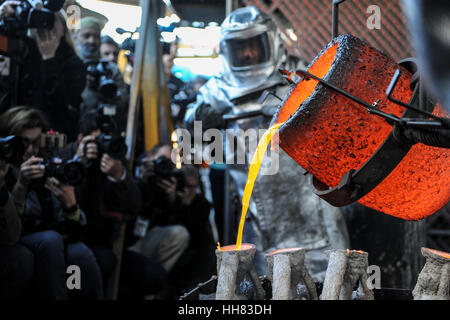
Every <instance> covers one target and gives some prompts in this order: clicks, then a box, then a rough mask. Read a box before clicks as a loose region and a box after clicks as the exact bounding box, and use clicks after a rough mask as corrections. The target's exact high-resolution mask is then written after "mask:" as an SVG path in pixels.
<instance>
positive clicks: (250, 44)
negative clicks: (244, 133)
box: [220, 7, 284, 91]
mask: <svg viewBox="0 0 450 320" xmlns="http://www.w3.org/2000/svg"><path fill="white" fill-rule="evenodd" d="M283 52H284V51H283V50H282V43H281V38H280V37H279V31H278V29H277V27H276V25H275V23H274V22H273V21H272V20H271V19H270V18H269V17H268V16H267V15H266V14H264V13H263V12H261V11H259V9H257V8H255V7H243V8H239V9H236V10H235V11H233V12H232V13H231V14H230V15H229V16H228V17H227V18H226V19H225V21H224V22H223V23H222V25H221V39H220V59H221V61H222V71H221V73H222V79H223V80H224V81H225V82H226V83H227V84H228V85H229V86H232V87H235V88H239V89H240V90H242V91H248V90H252V89H254V88H257V87H259V86H263V85H264V84H265V83H267V79H268V78H269V77H271V76H272V75H274V73H277V70H278V66H279V65H280V64H281V63H282V60H283V59H284V57H283Z"/></svg>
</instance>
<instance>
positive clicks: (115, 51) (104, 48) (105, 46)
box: [100, 43, 119, 63]
mask: <svg viewBox="0 0 450 320" xmlns="http://www.w3.org/2000/svg"><path fill="white" fill-rule="evenodd" d="M100 55H101V57H102V59H105V60H107V61H110V62H114V63H117V59H118V58H119V48H117V47H116V46H114V45H112V44H109V43H102V45H101V46H100Z"/></svg>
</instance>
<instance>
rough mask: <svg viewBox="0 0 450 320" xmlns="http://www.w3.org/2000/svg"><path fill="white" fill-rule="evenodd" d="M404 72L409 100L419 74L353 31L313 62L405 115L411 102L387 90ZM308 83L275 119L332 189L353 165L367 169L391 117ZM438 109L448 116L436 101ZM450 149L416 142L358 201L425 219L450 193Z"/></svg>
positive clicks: (340, 83) (327, 76)
mask: <svg viewBox="0 0 450 320" xmlns="http://www.w3.org/2000/svg"><path fill="white" fill-rule="evenodd" d="M398 68H400V69H401V74H402V76H401V77H400V80H399V82H398V85H397V87H396V89H395V93H394V98H396V99H397V100H401V101H403V102H405V103H408V102H409V100H410V98H411V96H412V90H411V89H410V87H409V86H410V80H411V77H412V75H411V73H409V72H408V71H407V70H406V69H404V68H402V67H399V65H398V64H397V63H395V62H394V61H393V60H392V59H391V58H389V57H388V56H386V55H384V54H383V53H381V52H379V51H378V50H376V49H373V48H371V47H369V46H368V45H366V44H365V43H364V42H362V41H361V40H359V39H356V38H354V37H352V36H349V35H344V36H340V37H338V38H336V39H335V40H334V41H333V42H332V43H330V44H329V45H328V46H327V48H325V49H324V50H323V51H322V53H321V54H320V55H319V56H318V57H317V58H316V59H315V60H314V61H313V62H312V64H311V65H310V67H309V69H308V72H309V73H311V74H313V75H315V76H317V77H320V78H323V79H324V80H326V81H328V82H329V83H332V84H334V85H335V86H337V87H339V88H341V89H343V90H345V91H347V92H349V93H350V94H352V95H354V96H356V97H358V98H360V99H362V100H364V101H367V102H369V103H372V102H375V101H377V100H380V102H379V104H378V108H379V109H380V110H381V111H383V112H385V113H388V114H394V115H396V116H398V117H401V115H402V114H403V112H404V108H403V107H400V106H398V105H396V104H394V103H392V102H390V101H389V100H388V99H387V97H386V94H385V92H386V89H387V87H388V86H389V83H390V80H391V78H392V76H393V74H394V73H395V71H396V70H397V69H398ZM317 84H318V82H317V81H315V80H312V79H306V80H302V81H300V82H299V83H298V84H296V85H295V86H294V87H293V88H292V89H291V92H290V94H289V95H288V96H287V97H286V98H285V100H284V101H283V104H282V107H281V108H280V110H279V112H278V114H277V115H276V116H275V118H274V120H273V121H272V124H278V123H282V122H285V124H284V125H283V126H281V128H280V129H279V137H278V138H279V144H280V146H281V147H282V148H283V150H284V151H286V153H287V154H289V155H290V156H291V157H292V158H293V159H294V160H295V161H296V162H297V163H298V164H300V165H301V166H302V167H303V168H304V169H305V170H307V171H308V172H309V173H311V174H313V175H314V176H315V177H316V178H317V179H318V180H320V181H322V182H323V183H325V184H326V185H328V187H330V188H333V187H335V186H337V185H338V184H339V182H340V180H341V177H342V176H343V175H344V174H345V173H347V172H348V171H350V170H351V169H359V168H360V167H361V166H362V165H363V164H364V163H365V162H366V161H367V160H368V159H369V158H370V157H371V156H372V155H373V154H374V153H375V152H376V151H377V149H378V148H379V147H380V146H381V145H382V143H383V142H384V141H385V139H386V138H387V137H388V135H389V134H390V133H391V131H392V127H391V125H389V124H388V123H387V122H386V121H385V120H384V119H382V118H380V117H377V116H374V115H370V114H369V113H368V112H367V111H366V110H365V108H364V107H362V106H360V105H358V104H357V103H356V102H353V101H352V100H350V99H348V98H346V97H344V96H343V95H340V94H338V93H337V92H335V91H332V90H330V89H328V88H325V86H323V85H317ZM434 114H437V115H440V116H444V111H442V109H441V108H440V107H436V108H435V110H434ZM449 160H450V151H449V150H448V149H443V148H435V147H429V146H426V145H423V144H416V145H414V146H413V147H412V148H411V150H410V151H409V152H408V154H407V155H406V156H405V157H404V158H403V160H402V161H401V162H400V164H399V165H398V166H397V167H396V168H395V169H394V170H393V171H392V172H391V173H390V174H389V175H388V176H387V177H386V178H385V179H384V180H383V181H382V182H381V183H380V184H379V185H378V186H377V187H376V188H375V189H373V190H372V191H371V192H369V193H368V194H366V195H365V196H364V197H362V198H361V199H359V200H358V202H360V203H361V204H363V205H366V206H368V207H370V208H372V209H375V210H378V211H381V212H384V213H387V214H390V215H392V216H395V217H399V218H402V219H405V220H419V219H423V218H425V217H427V216H429V215H431V214H433V213H434V212H436V211H437V210H439V209H440V208H441V207H443V206H444V205H445V204H446V203H447V202H448V201H449V199H450V183H449V182H450V165H449V164H450V161H449Z"/></svg>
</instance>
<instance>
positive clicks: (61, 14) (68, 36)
mask: <svg viewBox="0 0 450 320" xmlns="http://www.w3.org/2000/svg"><path fill="white" fill-rule="evenodd" d="M55 15H56V17H57V18H58V19H59V21H60V22H61V23H62V25H63V29H64V36H63V38H64V40H65V41H66V43H67V44H68V45H69V47H71V48H72V49H73V50H74V51H75V53H77V49H76V47H75V42H74V40H73V37H72V32H70V30H69V28H68V27H67V21H66V14H65V12H64V10H60V11H59V12H57V13H56V14H55ZM77 54H78V53H77Z"/></svg>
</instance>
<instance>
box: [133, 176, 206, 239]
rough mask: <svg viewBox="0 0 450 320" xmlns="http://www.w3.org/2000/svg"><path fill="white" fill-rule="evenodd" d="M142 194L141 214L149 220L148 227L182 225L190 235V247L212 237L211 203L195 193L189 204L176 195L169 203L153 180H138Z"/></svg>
mask: <svg viewBox="0 0 450 320" xmlns="http://www.w3.org/2000/svg"><path fill="white" fill-rule="evenodd" d="M138 185H139V188H140V189H141V192H142V196H143V205H142V211H141V214H140V215H141V216H142V217H145V218H147V219H149V220H150V223H149V228H152V227H154V226H168V225H175V224H179V225H183V226H184V227H186V229H187V230H188V231H189V234H190V235H191V241H190V247H201V246H202V245H204V244H205V243H210V242H211V240H212V239H213V238H212V234H211V229H210V224H209V213H210V210H211V204H210V203H209V202H208V200H206V199H205V198H204V197H203V196H202V195H200V194H197V195H196V197H195V198H194V200H193V201H192V203H191V204H190V205H189V206H186V205H183V204H182V202H181V199H180V198H179V197H178V196H177V197H176V199H175V202H174V203H173V204H170V203H169V201H168V199H167V196H166V194H165V193H164V192H163V191H162V190H161V189H160V188H158V187H157V186H156V183H155V181H149V182H148V183H145V182H144V181H142V180H139V181H138Z"/></svg>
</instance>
